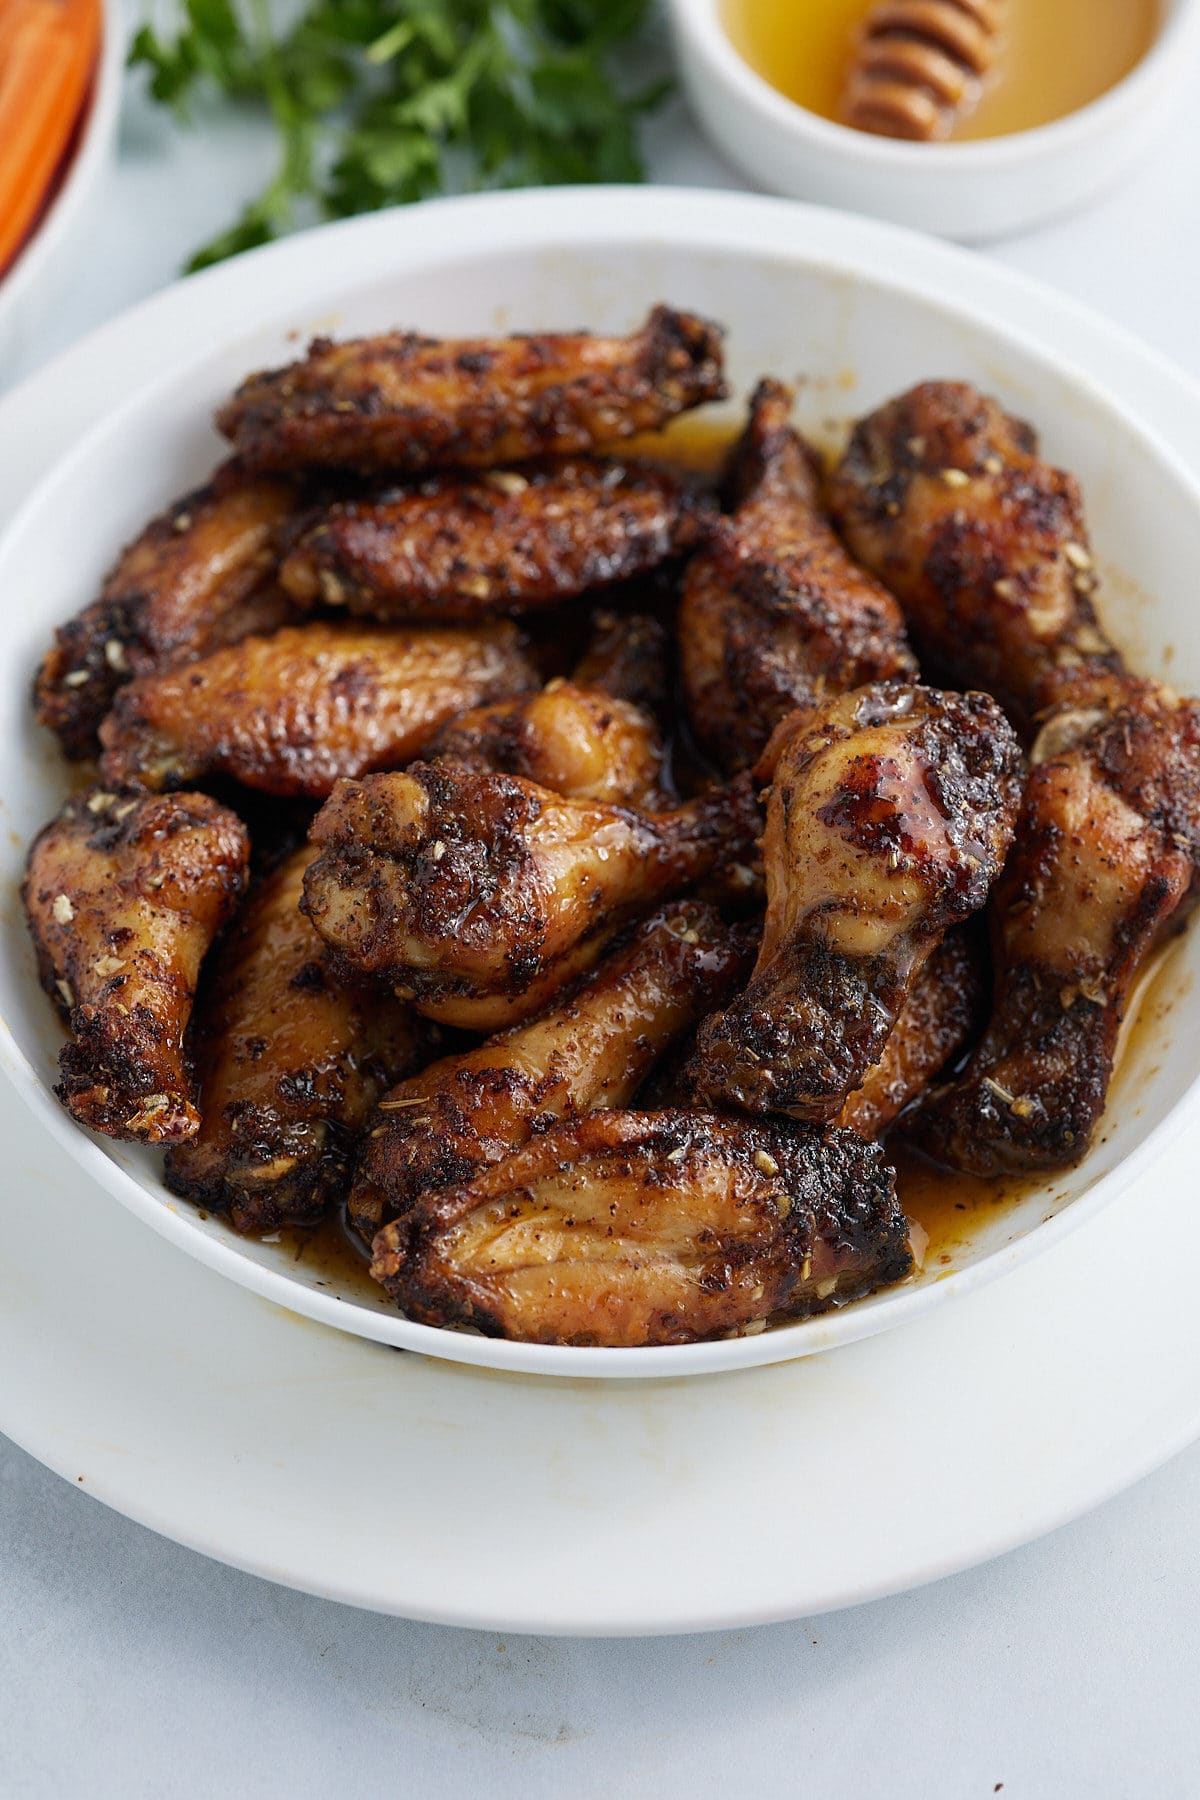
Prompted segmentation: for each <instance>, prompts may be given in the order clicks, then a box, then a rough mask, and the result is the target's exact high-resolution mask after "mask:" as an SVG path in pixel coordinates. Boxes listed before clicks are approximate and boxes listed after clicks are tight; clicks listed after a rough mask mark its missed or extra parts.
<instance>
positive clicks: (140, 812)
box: [22, 788, 250, 1143]
mask: <svg viewBox="0 0 1200 1800" xmlns="http://www.w3.org/2000/svg"><path fill="white" fill-rule="evenodd" d="M249 854H250V846H249V842H248V839H247V836H246V831H245V827H244V826H243V825H242V823H241V821H240V820H239V819H238V818H236V817H235V816H234V814H233V813H231V812H229V811H227V810H226V808H225V807H223V806H218V805H217V803H216V801H215V800H210V799H209V798H208V796H207V795H205V794H173V795H169V796H157V795H123V794H113V793H110V792H108V791H107V790H105V789H103V788H91V789H89V790H87V791H86V792H85V793H81V794H78V795H76V796H75V798H74V799H72V800H69V801H68V802H67V804H66V806H64V808H63V810H62V811H61V812H60V813H59V815H58V817H57V818H56V819H54V820H52V821H51V823H50V824H49V825H47V826H46V828H45V830H44V831H43V832H42V833H41V835H40V836H39V837H38V838H37V839H36V840H35V842H34V845H33V848H32V849H31V851H30V853H29V866H28V869H27V872H26V877H25V885H24V888H23V890H22V891H23V898H24V902H25V912H26V917H27V919H28V921H29V929H30V932H31V934H32V937H33V941H34V945H35V947H36V949H37V957H38V967H39V971H40V974H41V978H42V984H43V986H44V987H45V989H46V991H47V993H49V994H50V995H51V997H52V998H53V999H54V1000H55V1001H56V1003H57V1004H58V1008H59V1011H60V1013H62V1015H63V1017H64V1018H66V1019H67V1020H68V1021H69V1023H70V1027H71V1031H72V1033H73V1036H74V1041H73V1042H72V1043H69V1044H67V1045H66V1046H65V1047H64V1049H63V1051H62V1054H61V1055H60V1057H59V1068H60V1070H61V1072H62V1080H61V1082H60V1083H59V1085H58V1087H57V1088H56V1089H55V1093H56V1094H57V1095H58V1097H59V1099H60V1100H61V1101H62V1102H63V1104H64V1105H65V1106H66V1107H67V1109H68V1111H69V1112H71V1113H72V1114H73V1115H74V1116H75V1118H76V1119H78V1120H79V1122H80V1124H82V1125H88V1126H90V1127H91V1128H92V1130H93V1131H102V1132H104V1133H105V1134H106V1135H107V1136H108V1137H116V1138H133V1139H141V1140H143V1141H145V1142H147V1143H170V1142H173V1141H175V1140H177V1139H179V1138H184V1137H189V1136H190V1135H191V1134H192V1133H193V1132H194V1131H195V1130H196V1128H197V1125H198V1124H199V1115H198V1113H197V1111H196V1107H195V1105H194V1101H193V1091H192V1081H191V1076H190V1072H189V1069H188V1063H187V1056H186V1053H185V1049H184V1033H185V1031H186V1028H187V1023H188V1019H189V1016H190V1014H191V1010H192V1001H193V999H194V996H195V992H196V980H197V977H198V975H199V972H200V961H201V958H202V957H203V955H204V953H205V951H206V950H207V949H208V946H209V945H210V944H211V942H212V940H213V938H214V937H215V935H216V933H217V932H218V931H219V930H220V929H221V927H222V926H223V925H224V924H225V922H226V920H227V919H228V918H229V917H230V915H231V913H232V912H233V909H234V907H235V905H236V903H237V900H238V897H239V896H240V894H241V891H242V888H243V885H244V883H245V879H246V869H247V865H248V861H249Z"/></svg>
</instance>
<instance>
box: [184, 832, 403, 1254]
mask: <svg viewBox="0 0 1200 1800" xmlns="http://www.w3.org/2000/svg"><path fill="white" fill-rule="evenodd" d="M311 854H312V852H311V851H310V850H309V849H308V848H307V846H306V847H305V848H303V849H301V850H298V851H296V852H295V853H294V854H293V855H292V856H290V857H288V858H287V859H286V860H285V861H284V862H283V863H281V864H280V865H279V866H278V867H277V868H276V869H275V870H274V871H273V873H272V874H270V875H269V876H267V877H266V879H265V880H263V881H262V882H260V883H259V885H258V886H257V888H255V889H254V890H253V891H252V892H251V894H250V897H249V899H248V900H247V901H246V903H245V905H244V906H243V907H242V909H241V911H240V912H239V914H238V917H237V920H236V922H235V924H234V926H233V928H232V930H231V931H230V932H229V933H228V934H227V935H226V936H225V937H224V938H223V939H222V941H221V943H220V945H219V947H218V948H217V950H216V951H215V952H214V954H213V959H212V962H211V965H210V966H209V967H207V968H206V969H205V972H204V976H203V979H202V981H201V986H200V994H199V998H198V1000H197V1004H196V1007H195V1010H194V1012H193V1015H192V1028H191V1050H192V1056H193V1060H194V1063H195V1067H196V1078H197V1087H198V1104H199V1109H200V1114H201V1122H200V1128H199V1130H198V1132H197V1133H196V1135H195V1136H194V1137H192V1138H189V1139H188V1140H187V1141H186V1142H185V1143H182V1144H176V1145H174V1146H173V1147H172V1149H171V1150H170V1152H169V1153H168V1156H167V1165H166V1180H167V1186H168V1187H169V1188H171V1189H172V1191H173V1192H174V1193H176V1194H184V1195H186V1196H187V1197H188V1198H189V1199H192V1200H196V1201H199V1202H201V1203H202V1204H204V1205H206V1206H210V1207H212V1208H214V1209H215V1210H218V1211H221V1212H227V1213H228V1214H229V1215H230V1217H231V1219H232V1221H233V1223H234V1225H235V1226H236V1227H237V1229H238V1230H239V1231H245V1232H259V1233H261V1232H269V1231H276V1230H278V1228H279V1227H280V1226H281V1225H285V1224H312V1223H315V1221H316V1220H317V1219H319V1218H320V1217H321V1215H322V1213H323V1212H324V1211H325V1209H326V1207H327V1206H328V1204H329V1203H330V1201H332V1200H334V1199H337V1198H339V1197H340V1196H341V1195H342V1194H343V1193H344V1192H345V1189H346V1185H347V1183H348V1180H349V1170H350V1161H351V1155H352V1152H353V1148H354V1144H355V1141H356V1139H357V1137H358V1135H359V1133H360V1132H361V1131H362V1129H363V1127H364V1126H365V1124H366V1121H367V1117H368V1115H369V1113H370V1110H371V1107H372V1106H373V1104H374V1102H375V1101H376V1099H377V1098H378V1097H379V1095H380V1093H381V1092H382V1091H383V1089H384V1088H385V1087H386V1086H387V1085H388V1084H389V1083H390V1082H393V1081H396V1080H398V1079H399V1077H400V1076H402V1075H406V1074H408V1073H410V1072H411V1071H412V1070H413V1069H414V1068H416V1067H418V1066H419V1065H420V1063H421V1061H422V1060H423V1059H424V1057H425V1056H426V1055H427V1054H428V1048H429V1041H430V1035H431V1033H430V1028H429V1027H428V1026H427V1025H426V1024H425V1022H424V1020H422V1019H420V1018H418V1017H417V1015H416V1014H414V1013H413V1012H412V1011H411V1009H410V1008H408V1007H406V1006H404V1005H403V1004H402V1003H401V1002H400V1001H399V1000H396V999H395V998H394V997H393V996H392V995H391V994H387V993H380V992H378V991H377V990H376V991H373V992H370V993H368V992H365V991H364V990H363V989H362V988H347V987H343V986H342V985H341V984H340V983H339V982H338V981H336V980H335V979H334V977H333V975H332V973H331V971H330V969H329V967H328V962H327V958H326V955H325V946H324V944H323V943H322V942H321V940H320V938H319V937H318V936H317V934H316V932H315V931H314V930H313V928H312V926H311V925H310V924H309V922H308V920H307V919H306V918H305V917H304V915H303V914H302V913H301V912H300V910H299V903H300V894H301V890H302V885H303V880H304V870H305V868H306V867H307V865H308V861H309V858H310V856H311Z"/></svg>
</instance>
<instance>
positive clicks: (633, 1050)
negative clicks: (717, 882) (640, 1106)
mask: <svg viewBox="0 0 1200 1800" xmlns="http://www.w3.org/2000/svg"><path fill="white" fill-rule="evenodd" d="M752 961H753V951H752V949H751V947H750V941H749V939H748V937H747V935H746V934H745V932H743V931H740V930H738V929H736V928H735V929H734V930H732V931H731V930H730V929H729V927H728V926H726V925H724V924H722V922H721V919H720V917H719V915H718V914H717V913H716V912H714V911H713V909H712V908H711V907H709V906H702V905H698V904H697V903H696V902H695V901H677V902H675V903H674V904H673V905H671V906H667V907H664V908H662V909H661V910H660V911H658V912H656V913H653V914H652V915H651V916H650V917H649V918H648V919H646V920H645V921H644V922H643V923H642V924H641V925H640V926H639V927H638V928H637V930H636V931H635V932H634V934H633V936H632V938H631V939H630V940H629V941H628V942H627V943H626V944H625V946H624V947H623V948H621V949H617V950H615V951H613V952H612V954H611V955H609V956H607V957H606V958H605V960H604V961H603V962H602V963H601V964H600V966H599V968H598V969H596V970H595V972H594V973H593V974H592V975H591V976H590V977H589V979H588V980H587V981H585V982H584V984H583V985H582V986H581V987H580V988H578V989H577V990H576V991H575V992H574V993H573V994H572V996H571V997H570V999H568V1000H566V1001H565V1002H560V1004H558V1005H557V1006H555V1007H554V1008H552V1010H551V1011H549V1012H547V1013H543V1014H542V1015H541V1016H540V1017H539V1018H536V1019H533V1020H531V1021H530V1023H529V1024H527V1025H520V1026H518V1027H517V1028H516V1029H515V1030H512V1031H507V1032H505V1033H503V1034H502V1035H501V1036H498V1037H494V1038H491V1039H490V1040H489V1042H488V1043H486V1044H482V1045H481V1046H480V1047H479V1048H478V1049H477V1050H470V1051H467V1052H466V1053H465V1054H463V1055H460V1056H449V1057H446V1058H444V1059H443V1061H441V1062H438V1063H434V1064H433V1066H432V1067H431V1068H428V1069H426V1070H425V1071H424V1073H423V1074H420V1075H416V1076H414V1077H413V1078H412V1079H411V1080H409V1081H404V1082H402V1083H401V1084H400V1086H399V1087H396V1088H393V1089H392V1091H391V1092H390V1093H389V1094H388V1095H387V1096H386V1097H385V1098H384V1099H383V1100H382V1101H381V1102H380V1104H379V1113H378V1118H377V1120H376V1122H375V1125H374V1129H373V1130H372V1131H371V1134H370V1136H369V1138H368V1139H367V1141H366V1144H365V1146H364V1150H363V1155H362V1160H361V1162H360V1164H359V1169H358V1175H357V1178H356V1180H355V1183H354V1187H353V1189H352V1190H351V1194H350V1203H349V1215H350V1222H351V1224H352V1225H353V1226H354V1228H355V1229H356V1230H357V1231H358V1232H360V1233H361V1234H362V1236H363V1237H364V1238H365V1239H366V1241H367V1243H368V1244H369V1243H370V1242H371V1240H372V1238H373V1237H374V1236H375V1233H376V1232H377V1231H378V1230H379V1228H380V1226H381V1225H384V1224H386V1223H387V1222H388V1221H389V1220H391V1219H394V1218H397V1217H399V1215H400V1214H401V1213H404V1212H407V1210H408V1208H409V1207H410V1206H411V1205H412V1204H413V1202H414V1201H415V1200H416V1199H417V1198H418V1197H419V1196H420V1195H421V1194H423V1193H425V1192H427V1191H429V1190H432V1189H438V1188H445V1187H457V1186H459V1185H461V1183H463V1182H464V1181H469V1180H470V1179H471V1178H472V1176H474V1175H475V1174H477V1173H478V1171H479V1170H480V1169H482V1168H485V1167H487V1166H488V1165H490V1164H491V1163H494V1162H499V1161H500V1159H501V1157H504V1156H507V1155H508V1153H509V1152H510V1151H512V1150H516V1149H519V1148H520V1146H521V1145H522V1144H525V1143H527V1142H528V1140H529V1138H530V1137H531V1136H532V1135H533V1134H534V1133H535V1132H539V1131H544V1130H545V1129H546V1128H547V1127H548V1126H549V1125H550V1124H551V1123H552V1122H553V1121H554V1120H556V1119H560V1118H564V1117H572V1116H575V1115H577V1114H582V1113H587V1112H593V1111H595V1110H597V1109H598V1108H601V1107H612V1106H626V1105H628V1103H629V1101H630V1100H631V1099H632V1098H633V1095H634V1094H635V1092H636V1091H637V1088H638V1085H639V1083H640V1082H641V1081H642V1079H643V1077H644V1076H645V1075H646V1073H647V1071H648V1070H649V1069H650V1068H651V1066H652V1065H653V1064H654V1062H655V1061H656V1060H657V1059H658V1057H659V1056H660V1055H661V1054H662V1052H663V1051H664V1050H665V1049H666V1048H667V1046H668V1045H669V1044H670V1043H671V1042H672V1041H673V1040H674V1039H676V1038H678V1037H679V1035H680V1034H681V1033H682V1032H684V1031H686V1030H688V1029H689V1028H690V1027H691V1026H692V1025H694V1024H695V1022H696V1021H697V1019H699V1018H702V1017H703V1015H704V1014H705V1013H706V1012H708V1011H710V1010H711V1009H712V1007H714V1006H717V1005H719V1004H720V1003H721V1001H722V1000H723V999H725V998H726V997H727V995H728V994H729V993H730V992H732V990H733V988H734V986H735V984H736V983H737V982H738V981H739V980H740V979H741V978H743V977H744V976H745V975H746V973H747V972H748V971H749V968H750V964H751V962H752Z"/></svg>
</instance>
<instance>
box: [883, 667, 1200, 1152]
mask: <svg viewBox="0 0 1200 1800" xmlns="http://www.w3.org/2000/svg"><path fill="white" fill-rule="evenodd" d="M1072 723H1073V726H1074V730H1075V733H1076V736H1075V738H1074V740H1072V738H1071V736H1070V731H1071V728H1072ZM1043 739H1044V744H1043V743H1039V746H1038V747H1037V748H1035V750H1034V759H1035V763H1036V766H1035V768H1034V770H1033V774H1032V775H1031V777H1030V781H1029V786H1028V789H1027V791H1026V795H1025V803H1024V806H1023V808H1022V811H1021V817H1020V821H1019V823H1018V826H1017V836H1016V842H1015V844H1014V847H1013V853H1012V856H1011V858H1010V860H1009V863H1008V866H1007V868H1006V869H1005V871H1004V874H1003V876H1002V877H1001V879H1000V882H999V883H998V884H997V887H996V891H995V894H994V896H993V900H992V906H991V915H992V949H993V962H994V964H995V971H996V989H995V996H994V1000H993V1009H992V1016H991V1020H990V1022H989V1024H988V1027H987V1030H986V1032H985V1033H984V1036H983V1038H982V1040H981V1042H980V1044H979V1046H978V1048H977V1050H976V1051H975V1053H974V1055H973V1056H972V1057H971V1059H970V1061H969V1063H968V1064H967V1067H966V1069H965V1070H964V1072H963V1074H962V1076H961V1077H960V1078H959V1079H958V1080H957V1081H954V1082H951V1083H950V1084H949V1085H948V1086H947V1087H946V1088H945V1089H943V1090H942V1091H941V1092H939V1093H935V1094H934V1095H932V1096H931V1098H930V1100H929V1101H928V1103H927V1105H926V1106H925V1107H923V1108H922V1111H921V1113H920V1115H919V1117H918V1121H917V1136H918V1141H919V1142H920V1143H921V1144H922V1146H923V1147H924V1148H926V1149H927V1150H929V1152H930V1153H931V1154H933V1155H935V1156H936V1157H937V1158H939V1159H940V1160H941V1161H943V1162H946V1163H949V1164H951V1165H952V1166H953V1167H955V1168H958V1169H962V1170H964V1171H966V1172H968V1173H970V1174H975V1175H994V1174H999V1173H1003V1172H1005V1171H1010V1170H1019V1169H1053V1168H1062V1167H1064V1166H1069V1165H1070V1164H1072V1163H1074V1162H1077V1161H1078V1160H1079V1159H1080V1157H1081V1156H1083V1155H1084V1153H1085V1152H1086V1151H1087V1149H1088V1147H1089V1145H1090V1143H1091V1142H1092V1139H1093V1136H1094V1134H1095V1129H1096V1126H1097V1123H1098V1122H1099V1119H1100V1116H1101V1113H1102V1112H1103V1110H1104V1105H1105V1101H1106V1099H1107V1095H1108V1086H1109V1081H1110V1079H1111V1076H1112V1068H1113V1058H1114V1054H1115V1051H1116V1046H1117V1035H1118V1031H1119V1029H1120V1024H1121V1020H1122V1017H1123V1016H1124V1013H1125V1009H1126V1005H1127V1002H1128V999H1129V995H1130V991H1131V988H1132V986H1133V983H1134V980H1135V978H1136V976H1137V973H1138V971H1139V969H1140V968H1141V967H1142V966H1143V965H1144V962H1145V959H1146V956H1147V953H1148V952H1149V950H1150V949H1151V948H1152V947H1153V945H1154V944H1155V943H1156V942H1158V941H1159V940H1160V939H1161V937H1162V934H1163V931H1164V928H1166V927H1168V926H1169V925H1170V924H1172V923H1173V922H1177V921H1178V919H1179V917H1180V909H1181V908H1182V907H1183V906H1184V905H1185V904H1186V903H1187V902H1188V901H1189V900H1190V898H1191V895H1192V891H1193V883H1194V877H1195V870H1196V867H1197V861H1198V858H1200V705H1197V703H1196V702H1194V701H1183V702H1181V701H1178V700H1176V699H1175V698H1174V697H1173V696H1170V695H1167V694H1166V693H1164V691H1163V690H1161V689H1159V688H1156V687H1155V686H1154V685H1153V684H1152V683H1150V682H1134V681H1128V682H1127V683H1126V704H1125V705H1123V706H1121V707H1119V708H1117V709H1116V710H1115V711H1114V712H1112V713H1111V714H1110V713H1107V712H1102V713H1101V714H1100V715H1099V716H1098V717H1097V718H1094V719H1092V720H1091V721H1090V722H1089V719H1088V717H1087V716H1086V715H1076V716H1075V717H1074V719H1073V721H1072V717H1071V715H1066V714H1060V715H1057V717H1056V718H1055V719H1054V720H1052V721H1051V724H1050V725H1048V726H1047V728H1046V731H1045V733H1044V734H1043ZM1043 750H1044V751H1045V752H1047V754H1044V755H1043Z"/></svg>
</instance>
